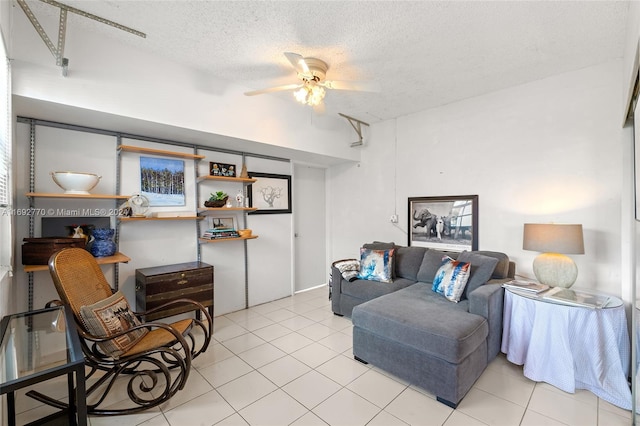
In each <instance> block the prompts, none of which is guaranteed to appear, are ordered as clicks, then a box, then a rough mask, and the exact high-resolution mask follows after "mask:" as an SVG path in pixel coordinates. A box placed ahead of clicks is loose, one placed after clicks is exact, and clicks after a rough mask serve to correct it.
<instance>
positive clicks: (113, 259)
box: [24, 252, 131, 272]
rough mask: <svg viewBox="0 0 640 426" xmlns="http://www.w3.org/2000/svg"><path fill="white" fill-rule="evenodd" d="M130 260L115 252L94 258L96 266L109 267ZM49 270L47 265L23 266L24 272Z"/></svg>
mask: <svg viewBox="0 0 640 426" xmlns="http://www.w3.org/2000/svg"><path fill="white" fill-rule="evenodd" d="M130 260H131V258H130V257H129V256H126V255H124V254H122V253H120V252H117V253H116V254H114V255H113V256H106V257H96V262H98V265H110V264H113V263H128V262H129V261H130ZM47 270H49V265H24V271H25V272H37V271H47Z"/></svg>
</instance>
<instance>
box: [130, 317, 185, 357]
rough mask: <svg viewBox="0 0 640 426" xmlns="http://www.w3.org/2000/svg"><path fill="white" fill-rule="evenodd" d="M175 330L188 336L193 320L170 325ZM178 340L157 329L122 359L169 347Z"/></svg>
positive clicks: (165, 331)
mask: <svg viewBox="0 0 640 426" xmlns="http://www.w3.org/2000/svg"><path fill="white" fill-rule="evenodd" d="M169 325H170V326H171V327H173V328H175V329H176V331H177V332H178V333H180V334H182V335H184V334H186V333H187V332H188V331H189V330H190V329H191V326H192V325H193V320H192V319H189V318H187V319H183V320H180V321H176V322H174V323H172V324H169ZM175 340H176V338H175V336H174V335H173V334H171V333H170V332H168V331H167V330H165V329H163V328H156V329H154V330H151V331H149V332H148V333H147V334H146V335H145V336H144V337H143V338H142V339H140V340H139V341H138V342H137V343H136V344H135V345H134V346H133V347H131V348H130V349H129V350H128V351H127V352H125V353H124V354H122V355H121V356H122V357H127V356H131V355H137V354H140V353H143V352H146V351H148V350H151V349H155V348H159V347H161V346H167V345H169V344H171V343H173V342H174V341H175Z"/></svg>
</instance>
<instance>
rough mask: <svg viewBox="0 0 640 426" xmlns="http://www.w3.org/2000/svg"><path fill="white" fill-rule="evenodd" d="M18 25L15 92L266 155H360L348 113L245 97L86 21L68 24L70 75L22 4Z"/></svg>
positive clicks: (51, 22)
mask: <svg viewBox="0 0 640 426" xmlns="http://www.w3.org/2000/svg"><path fill="white" fill-rule="evenodd" d="M38 18H39V20H40V21H41V23H42V24H43V26H44V27H45V28H49V31H50V33H51V31H52V30H54V29H57V25H58V24H57V18H56V17H55V16H52V17H46V16H42V17H38ZM0 23H1V22H0ZM12 24H13V28H12V29H11V41H12V42H11V51H10V54H11V55H12V58H13V60H14V61H13V67H14V87H13V93H14V95H19V96H22V97H25V98H32V99H37V100H42V101H47V102H53V103H57V104H62V105H70V106H74V107H78V108H83V109H87V110H94V111H100V112H104V113H109V114H115V115H117V116H123V117H128V118H134V119H139V120H144V121H148V122H150V123H161V124H163V125H168V126H175V127H177V128H182V129H190V130H195V131H199V132H204V134H211V136H212V137H211V138H209V140H208V141H206V142H210V141H212V140H215V136H214V135H224V136H230V137H233V138H238V139H240V141H238V142H242V140H245V141H252V142H253V146H254V147H255V149H267V148H269V152H260V153H263V154H270V155H278V154H275V153H272V151H273V148H274V147H275V148H281V149H283V150H290V151H292V152H307V153H315V154H318V155H326V156H331V157H335V158H343V159H347V160H354V159H357V151H354V150H352V149H351V148H349V144H350V142H351V140H352V139H353V133H352V132H353V130H352V129H351V127H350V126H349V124H348V123H347V121H346V120H344V119H342V118H340V117H337V116H336V117H328V116H327V117H312V115H311V109H309V108H300V105H299V104H296V103H295V102H292V101H286V100H283V99H281V98H279V97H277V96H274V95H265V96H257V97H247V96H244V95H243V92H245V91H247V90H248V88H246V87H241V86H239V85H237V84H233V83H231V82H229V81H223V80H220V79H217V78H216V77H214V75H213V74H210V73H208V72H206V71H203V70H194V69H192V68H188V67H186V66H184V65H182V64H179V63H175V62H171V61H168V60H166V59H164V58H161V57H159V56H157V55H153V54H150V53H148V52H145V51H142V50H139V49H135V48H133V47H130V46H127V45H125V44H123V43H119V42H118V41H115V40H113V39H111V38H109V37H107V36H105V35H104V34H94V33H88V32H85V31H83V30H82V29H81V28H80V27H79V26H71V25H69V26H68V28H67V37H66V45H65V57H67V58H69V61H70V65H69V74H68V77H66V78H65V77H63V76H62V72H61V68H60V67H57V66H56V65H55V59H54V58H53V56H52V55H51V53H50V52H49V50H48V49H47V48H46V46H45V44H44V43H43V42H42V40H41V39H40V37H39V36H38V34H37V33H36V31H35V30H34V29H33V27H32V26H31V24H30V23H29V21H28V19H27V18H26V16H25V15H24V13H23V12H22V10H21V9H20V8H19V7H15V8H14V12H13V22H12ZM114 31H116V30H114ZM54 34H55V32H54ZM131 37H135V36H133V35H132V36H131ZM141 43H144V41H142V42H141ZM38 118H42V117H38ZM65 122H69V121H65ZM74 124H83V123H74ZM98 127H99V126H98ZM203 142H205V141H203ZM212 145H213V144H212ZM214 146H215V145H214ZM235 149H237V150H241V151H242V150H244V151H252V152H255V150H249V149H246V148H245V149H243V148H238V147H236V148H235ZM280 156H283V155H280Z"/></svg>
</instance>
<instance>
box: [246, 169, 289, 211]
mask: <svg viewBox="0 0 640 426" xmlns="http://www.w3.org/2000/svg"><path fill="white" fill-rule="evenodd" d="M249 176H250V177H252V178H255V179H256V182H255V183H253V184H251V185H249V186H248V189H249V206H250V207H257V208H258V210H256V211H253V212H249V214H274V213H291V176H289V175H276V174H273V173H257V172H249Z"/></svg>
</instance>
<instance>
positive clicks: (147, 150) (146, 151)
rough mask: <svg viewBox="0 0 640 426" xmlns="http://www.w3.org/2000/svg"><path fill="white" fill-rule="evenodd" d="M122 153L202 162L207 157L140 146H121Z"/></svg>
mask: <svg viewBox="0 0 640 426" xmlns="http://www.w3.org/2000/svg"><path fill="white" fill-rule="evenodd" d="M119 149H120V151H126V152H137V153H139V154H153V155H163V156H165V157H178V158H189V159H193V160H202V159H203V158H204V157H205V156H204V155H199V154H188V153H186V152H175V151H165V150H163V149H154V148H143V147H140V146H132V145H120V148H119Z"/></svg>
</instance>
